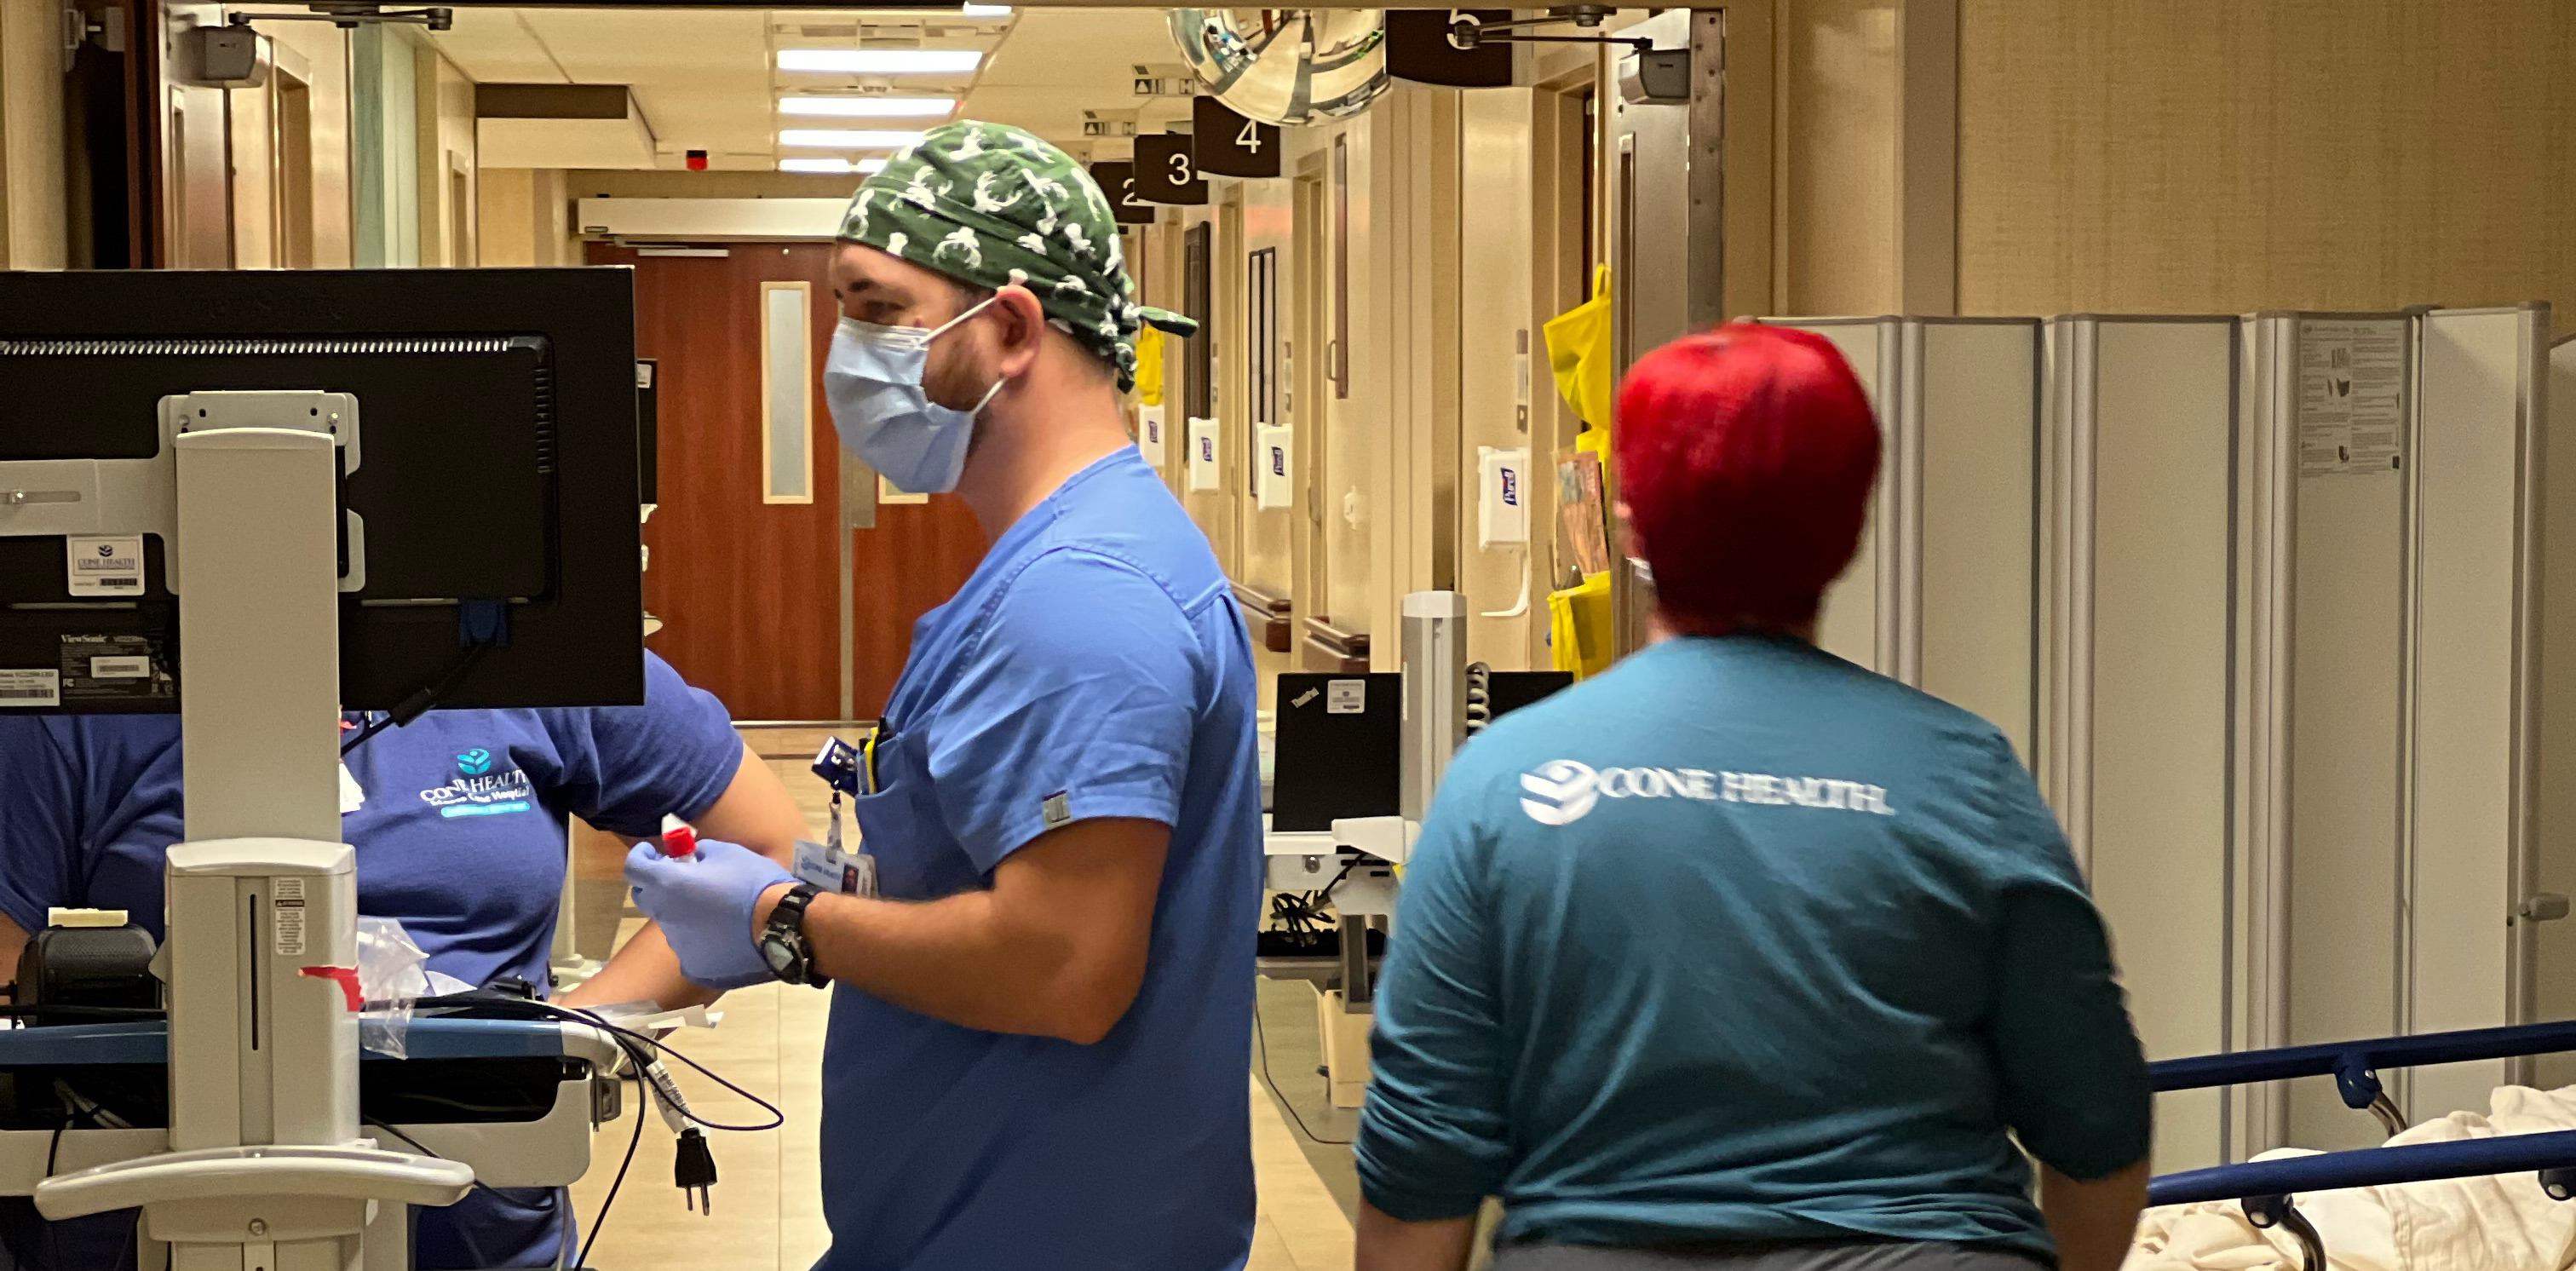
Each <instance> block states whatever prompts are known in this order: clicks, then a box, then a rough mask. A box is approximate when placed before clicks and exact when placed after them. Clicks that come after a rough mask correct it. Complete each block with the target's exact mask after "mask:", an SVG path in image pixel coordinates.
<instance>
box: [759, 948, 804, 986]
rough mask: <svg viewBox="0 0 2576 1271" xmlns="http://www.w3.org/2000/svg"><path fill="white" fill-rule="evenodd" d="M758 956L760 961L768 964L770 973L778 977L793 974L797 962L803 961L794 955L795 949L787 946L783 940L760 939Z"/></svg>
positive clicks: (782, 977)
mask: <svg viewBox="0 0 2576 1271" xmlns="http://www.w3.org/2000/svg"><path fill="white" fill-rule="evenodd" d="M760 957H761V960H762V961H764V962H767V963H768V964H769V972H770V974H772V975H775V976H777V977H779V978H780V979H785V978H787V977H788V976H789V975H791V974H794V973H795V972H796V971H797V969H798V964H799V963H801V962H803V961H804V959H803V958H800V957H798V956H796V950H794V949H791V948H789V947H788V946H787V942H786V941H784V940H763V941H761V942H760Z"/></svg>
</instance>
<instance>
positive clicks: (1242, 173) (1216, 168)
mask: <svg viewBox="0 0 2576 1271" xmlns="http://www.w3.org/2000/svg"><path fill="white" fill-rule="evenodd" d="M1190 138H1191V141H1190V150H1191V157H1192V158H1193V159H1194V160H1195V161H1196V162H1197V163H1198V165H1199V171H1201V172H1210V173H1214V174H1216V175H1217V176H1221V177H1275V176H1277V175H1279V128H1278V125H1276V124H1265V123H1256V122H1254V121H1252V120H1250V119H1246V118H1244V117H1243V116H1241V115H1238V114H1236V113H1235V112H1233V111H1232V110H1229V109H1227V108H1226V105H1225V103H1224V102H1221V101H1218V100H1217V99H1215V98H1213V97H1200V98H1195V99H1193V100H1192V101H1191V102H1190Z"/></svg>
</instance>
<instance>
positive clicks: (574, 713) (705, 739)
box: [546, 653, 742, 838]
mask: <svg viewBox="0 0 2576 1271" xmlns="http://www.w3.org/2000/svg"><path fill="white" fill-rule="evenodd" d="M546 727H547V731H548V732H549V733H550V734H551V735H552V736H553V737H554V739H555V745H556V746H557V748H558V749H559V750H560V751H561V752H562V761H563V762H562V775H563V781H564V787H563V788H562V789H561V790H560V791H559V792H556V793H559V794H560V796H561V798H562V802H563V803H564V804H567V805H569V807H570V810H571V811H572V813H573V815H575V816H578V817H580V818H581V819H582V820H584V821H587V822H589V823H590V824H591V825H593V826H596V827H598V828H599V829H603V830H606V831H608V832H609V833H611V834H623V835H625V836H627V837H629V838H649V837H651V836H653V835H655V834H659V833H661V832H662V818H663V817H665V816H677V817H679V818H680V819H681V820H683V821H686V820H691V819H694V818H696V817H699V816H702V815H704V814H705V813H706V811H707V809H709V808H712V807H714V806H715V805H716V800H717V799H719V798H722V797H723V796H724V792H725V789H726V787H728V786H730V785H731V784H732V783H733V778H734V774H735V773H736V772H738V771H740V770H741V767H742V736H741V734H739V733H736V732H735V731H734V729H733V718H732V716H731V715H730V714H729V713H728V712H727V711H726V710H725V707H724V703H722V702H719V701H717V700H716V698H715V695H714V694H712V693H708V692H706V691H704V690H702V689H697V688H692V687H691V686H690V685H689V682H688V681H686V680H683V679H681V678H680V673H679V672H678V671H675V670H672V669H671V664H670V663H668V662H665V661H663V660H662V659H661V658H659V657H656V656H654V655H652V654H650V653H648V654H645V655H644V704H643V705H642V706H605V707H594V708H591V709H587V710H559V711H548V712H546Z"/></svg>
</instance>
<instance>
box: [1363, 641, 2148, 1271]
mask: <svg viewBox="0 0 2576 1271" xmlns="http://www.w3.org/2000/svg"><path fill="white" fill-rule="evenodd" d="M1377 1011H1378V1013H1377V1026H1376V1030H1375V1035H1374V1040H1373V1042H1372V1047H1373V1050H1374V1053H1375V1060H1376V1084H1375V1085H1374V1087H1373V1088H1372V1089H1371V1091H1370V1094H1369V1100H1368V1107H1367V1110H1366V1112H1365V1113H1364V1115H1363V1119H1362V1125H1361V1131H1360V1136H1359V1143H1358V1156H1359V1167H1360V1177H1361V1182H1362V1185H1363V1190H1364V1192H1365V1193H1366V1195H1367V1197H1368V1200H1369V1202H1370V1203H1371V1204H1373V1205H1375V1206H1376V1207H1377V1208H1379V1209H1380V1210H1383V1211H1385V1212H1386V1213H1388V1214H1391V1215H1393V1216H1394V1217H1396V1218H1400V1219H1404V1220H1407V1221H1428V1220H1433V1219H1440V1218H1451V1217H1457V1216H1460V1215H1465V1214H1469V1213H1473V1212H1474V1211H1475V1209H1476V1207H1477V1205H1478V1203H1479V1202H1480V1200H1481V1199H1482V1198H1483V1197H1485V1196H1487V1195H1497V1196H1500V1197H1501V1198H1502V1200H1503V1202H1504V1204H1505V1206H1506V1208H1507V1217H1506V1218H1505V1221H1504V1224H1503V1228H1502V1231H1501V1233H1500V1234H1501V1238H1502V1239H1503V1240H1505V1241H1513V1242H1518V1241H1548V1242H1552V1243H1560V1244H1577V1245H1603V1246H1649V1245H1665V1244H1683V1243H1699V1242H1711V1241H1715V1242H1728V1241H1798V1240H1843V1239H1879V1238H1892V1239H1900V1240H1930V1241H1946V1242H1958V1243H1965V1244H1978V1245H1992V1246H2001V1247H2008V1248H2014V1249H2022V1250H2028V1251H2031V1252H2034V1253H2038V1254H2042V1255H2044V1256H2045V1255H2053V1253H2054V1250H2053V1248H2052V1247H2051V1245H2050V1242H2049V1239H2048V1235H2047V1231H2046V1228H2045V1227H2044V1226H2043V1224H2042V1222H2041V1220H2040V1215H2039V1211H2038V1209H2037V1207H2036V1206H2035V1205H2033V1204H2032V1202H2031V1200H2030V1195H2029V1192H2030V1181H2031V1178H2030V1167H2029V1165H2028V1163H2027V1160H2026V1159H2025V1157H2024V1156H2023V1153H2022V1151H2021V1150H2020V1149H2018V1148H2016V1146H2015V1139H2016V1138H2018V1140H2019V1144H2020V1148H2026V1149H2028V1151H2029V1152H2030V1154H2031V1155H2034V1156H2036V1157H2037V1158H2038V1159H2040V1160H2041V1161H2043V1162H2046V1163H2047V1164H2048V1165H2050V1166H2051V1167H2052V1168H2055V1169H2057V1170H2058V1171H2060V1172H2062V1173H2064V1174H2067V1175H2069V1176H2072V1177H2075V1178H2079V1179H2094V1178H2101V1177H2105V1176H2107V1175H2110V1174H2113V1173H2116V1172H2118V1171H2120V1170H2121V1169H2124V1168H2127V1167H2129V1166H2131V1165H2134V1164H2136V1163H2138V1162H2139V1161H2141V1160H2144V1159H2145V1158H2146V1155H2147V1148H2148V1139H2149V1118H2150V1106H2149V1101H2150V1096H2149V1093H2148V1089H2147V1074H2146V1064H2145V1059H2144V1057H2143V1055H2142V1054H2141V1052H2140V1049H2139V1046H2138V1041H2137V1036H2136V1033H2135V1031H2134V1030H2133V1029H2132V1028H2131V1026H2130V1023H2129V1017H2128V1013H2127V1009H2126V1006H2125V1004H2124V1002H2123V998H2122V995H2121V992H2120V988H2119V985H2118V983H2117V982H2116V980H2115V979H2114V976H2113V971H2112V966H2111V958H2110V951H2109V948H2108V943H2107V940H2106V938H2105V935H2104V932H2103V928H2102V922H2101V918H2100V915H2099V914H2098V913H2097V912H2096V911H2095V909H2094V907H2093V903H2092V900H2091V898H2090V897H2089V896H2088V895H2087V893H2086V891H2085V888H2084V883H2083V879H2082V878H2081V876H2080V875H2079V874H2078V873H2077V871H2076V867H2075V862H2074V859H2073V857H2072V855H2071V854H2070V853H2069V852H2068V850H2067V847H2066V843H2065V838H2064V836H2063V835H2062V834H2061V833H2060V832H2059V829H2058V826H2057V822H2056V820H2055V818H2054V817H2053V816H2051V815H2050V813H2049V811H2048V808H2047V807H2046V806H2045V805H2044V804H2043V803H2042V802H2041V801H2040V797H2039V792H2038V789H2037V788H2036V787H2035V786H2034V784H2033V783H2032V781H2031V778H2030V775H2029V774H2028V772H2027V771H2025V770H2024V769H2023V767H2022V765H2021V764H2020V762H2019V761H2018V760H2016V759H2015V758H2014V756H2013V753H2012V749H2011V747H2010V746H2009V744H2007V743H2006V742H2005V740H2004V738H2003V737H2002V735H2001V734H2000V733H1998V732H1997V731H1996V729H1995V728H1994V727H1993V726H1992V725H1990V724H1987V723H1985V722H1984V721H1982V720H1979V719H1977V718H1976V717H1975V716H1973V715H1970V714H1968V713H1967V712H1965V711H1962V710H1959V709H1958V708H1956V707H1953V706H1950V705H1948V704H1946V703H1944V702H1941V701H1939V700H1937V699H1935V698H1932V697H1930V696H1927V695H1925V694H1923V693H1920V692H1917V691H1915V690H1913V689H1909V688H1906V687H1904V686H1902V685H1900V684H1897V683H1896V682H1894V681H1892V680H1888V679H1885V678H1882V677H1880V676H1877V675H1873V674H1871V673H1869V672H1867V671H1864V670H1862V669H1860V668H1858V667H1855V666H1853V665H1851V664H1850V663H1847V662H1844V661H1842V660H1840V659H1838V658H1835V657H1832V656H1830V655H1828V654H1825V653H1822V652H1819V651H1817V650H1816V649H1814V648H1811V647H1809V646H1807V645H1804V644H1800V643H1796V642H1793V641H1785V640H1775V639H1767V638H1758V637H1735V638H1727V639H1705V638H1684V639H1677V640H1670V641H1667V642H1665V643H1662V644H1658V645H1655V646H1653V647H1650V648H1648V649H1646V650H1644V651H1642V652H1640V653H1638V654H1637V655H1635V656H1633V657H1631V658H1629V659H1627V660H1626V661H1625V662H1622V663H1621V664H1620V665H1619V666H1618V667H1616V668H1615V669H1613V670H1611V671H1610V672H1609V673H1608V674H1605V675H1603V676H1600V677H1599V678H1597V679H1594V680H1591V681H1589V682H1586V683H1584V684H1581V685H1578V686H1576V687H1575V688H1572V689H1570V690H1567V691H1566V692H1563V693H1560V694H1557V695H1556V696H1555V697H1552V698H1550V699H1548V700H1547V701H1544V702H1541V703H1539V704H1537V705H1535V706H1532V707H1529V708H1526V709H1524V710H1521V711H1517V712H1515V713H1513V714H1512V715H1510V716H1508V717H1506V718H1504V719H1502V720H1500V721H1498V722H1497V723H1496V724H1495V725H1494V726H1493V727H1492V729H1490V730H1489V731H1487V732H1486V733H1485V734H1484V735H1483V736H1481V737H1479V738H1477V739H1476V740H1475V741H1473V742H1471V743H1470V744H1469V745H1467V746H1466V747H1465V748H1464V749H1463V750H1461V751H1460V752H1459V754H1458V757H1457V760H1456V762H1455V763H1454V764H1453V765H1452V766H1451V768H1450V770H1449V775H1448V778H1447V780H1446V781H1445V782H1444V783H1443V785H1442V786H1441V789H1440V793H1439V796H1438V798H1437V800H1436V801H1435V803H1434V806H1433V808H1432V811H1431V814H1430V817H1429V820H1428V822H1427V823H1426V824H1425V826H1424V827H1423V837H1422V841H1421V843H1420V844H1419V845H1418V846H1417V847H1416V849H1415V852H1414V856H1413V860H1412V862H1411V864H1410V865H1409V867H1408V871H1407V873H1406V875H1405V880H1404V889H1403V897H1402V901H1401V904H1400V907H1399V911H1398V916H1397V922H1396V928H1395V934H1394V938H1393V940H1392V941H1391V942H1390V946H1389V950H1388V958H1387V965H1386V974H1385V980H1384V983H1383V986H1382V988H1381V990H1380V996H1379V1002H1378V1008H1377Z"/></svg>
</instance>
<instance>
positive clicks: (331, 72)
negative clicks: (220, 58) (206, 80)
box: [223, 9, 353, 269]
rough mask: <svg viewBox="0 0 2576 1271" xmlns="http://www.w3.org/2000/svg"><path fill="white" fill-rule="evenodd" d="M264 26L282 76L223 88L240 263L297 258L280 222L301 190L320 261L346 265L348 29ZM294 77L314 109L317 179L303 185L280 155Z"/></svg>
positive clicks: (264, 264)
mask: <svg viewBox="0 0 2576 1271" xmlns="http://www.w3.org/2000/svg"><path fill="white" fill-rule="evenodd" d="M231 11H232V12H238V11H240V10H231ZM250 11H251V12H254V13H256V12H262V11H263V10H257V9H254V10H250ZM260 31H261V33H262V34H264V35H267V36H269V37H270V38H271V39H273V40H274V41H275V42H276V49H277V74H276V76H275V77H274V79H273V80H272V82H271V84H270V85H269V86H267V87H264V88H256V89H247V88H245V89H234V90H231V91H229V92H226V93H224V94H223V97H224V102H225V111H226V114H227V115H228V116H229V128H230V133H231V144H232V162H231V174H232V227H233V263H234V264H235V265H237V266H239V267H240V268H243V269H269V268H278V267H283V266H285V265H287V264H288V263H290V262H289V261H287V260H286V259H283V258H281V253H280V252H279V250H278V248H279V247H280V246H281V245H282V238H281V235H280V233H279V230H278V226H279V224H280V221H281V218H284V217H285V216H286V215H287V208H286V207H285V204H286V203H288V202H291V201H295V200H296V199H298V198H302V199H304V200H306V201H307V205H306V207H305V209H304V212H305V215H306V216H307V217H309V218H310V222H311V226H312V262H311V263H312V265H313V267H315V268H319V269H346V268H348V267H349V264H350V260H351V255H350V252H351V244H350V237H351V234H350V231H351V224H350V222H351V217H352V215H353V209H352V206H351V199H350V188H349V37H348V33H347V32H344V31H341V30H339V29H338V28H336V27H332V26H329V25H327V24H324V23H318V22H273V23H266V24H263V25H262V26H261V28H260ZM290 80H292V81H293V82H296V83H300V84H302V85H303V86H304V89H305V101H306V105H307V108H308V111H309V118H308V120H307V124H306V128H307V130H306V135H305V137H304V142H305V144H306V146H307V147H308V149H309V153H310V154H311V181H312V184H311V186H310V188H309V190H307V191H302V192H297V191H294V190H292V189H290V188H289V187H288V186H287V185H286V184H285V183H283V182H281V181H280V180H279V179H278V177H279V175H280V174H279V171H278V164H279V163H280V162H281V158H280V156H281V155H282V153H283V152H284V149H285V148H286V146H287V145H288V144H289V139H288V138H287V137H286V136H285V135H284V132H283V129H284V128H285V127H286V123H285V121H284V119H283V118H282V115H281V112H280V110H279V101H280V99H281V94H282V93H283V92H284V90H285V86H286V84H287V83H288V81H290Z"/></svg>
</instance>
